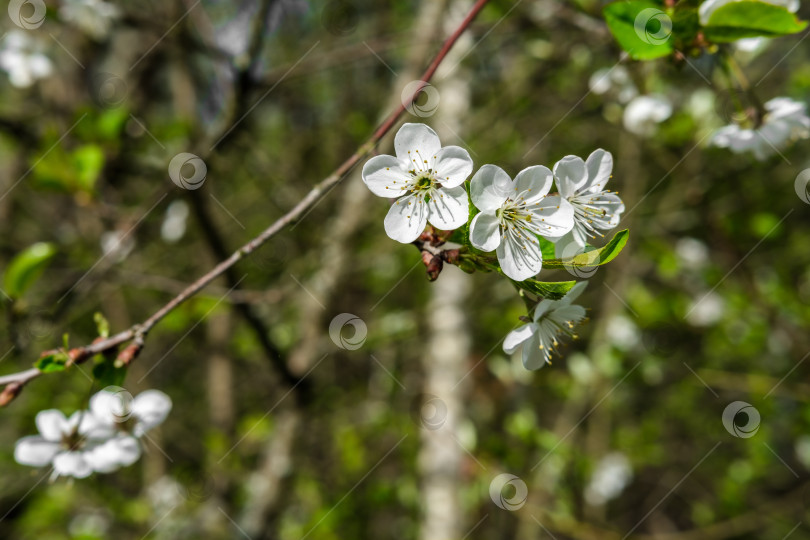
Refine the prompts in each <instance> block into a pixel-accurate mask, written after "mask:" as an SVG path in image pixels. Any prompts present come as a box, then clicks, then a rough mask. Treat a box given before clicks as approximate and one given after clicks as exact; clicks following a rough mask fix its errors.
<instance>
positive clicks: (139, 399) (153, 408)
mask: <svg viewBox="0 0 810 540" xmlns="http://www.w3.org/2000/svg"><path fill="white" fill-rule="evenodd" d="M171 410H172V400H171V398H170V397H169V396H167V395H166V394H164V393H163V392H161V391H160V390H146V391H145V392H141V393H140V394H138V395H137V396H136V397H135V399H134V400H132V415H133V416H134V417H135V418H137V419H138V428H142V429H143V431H148V430H150V429H152V428H153V427H155V426H157V425H159V424H161V423H162V422H163V421H164V420H165V419H166V417H167V416H168V415H169V411H171ZM141 434H142V433H136V435H138V436H140V435H141Z"/></svg>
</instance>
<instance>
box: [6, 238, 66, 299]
mask: <svg viewBox="0 0 810 540" xmlns="http://www.w3.org/2000/svg"><path fill="white" fill-rule="evenodd" d="M54 255H56V248H55V247H54V246H53V244H48V243H46V242H38V243H36V244H34V245H32V246H30V247H28V248H27V249H25V250H23V251H22V252H21V253H19V254H17V256H15V257H14V258H13V259H11V262H10V263H9V265H8V268H6V273H5V276H4V279H3V286H4V288H5V291H6V294H8V295H9V296H10V297H12V298H19V297H20V296H22V295H23V294H24V293H25V291H26V290H28V288H29V287H30V286H31V285H33V284H34V282H35V281H36V280H37V279H38V278H39V276H40V275H42V272H43V271H44V270H45V267H46V266H47V265H48V263H49V262H50V260H51V259H52V258H53V256H54Z"/></svg>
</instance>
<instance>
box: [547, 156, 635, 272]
mask: <svg viewBox="0 0 810 540" xmlns="http://www.w3.org/2000/svg"><path fill="white" fill-rule="evenodd" d="M612 171H613V156H612V155H611V154H610V152H607V151H605V150H602V149H601V148H600V149H598V150H595V151H594V152H592V153H591V155H590V156H588V159H587V161H583V160H582V158H579V157H577V156H566V157H564V158H562V159H561V160H560V161H558V162H557V163H556V164H555V165H554V178H555V180H556V182H557V188H558V189H559V191H560V195H561V196H562V197H563V205H570V206H572V207H573V211H574V227H573V228H572V229H571V231H570V232H569V233H567V234H565V235H561V236H558V237H552V236H550V237H549V240H551V241H552V242H554V243H555V244H556V248H555V252H556V255H557V257H562V256H563V254H565V255H566V256H570V255H572V253H571V252H569V249H568V248H569V246H571V245H575V246H576V251H583V250H584V249H585V245H586V244H587V243H588V239H589V238H593V237H595V236H603V235H602V233H601V231H608V230H610V229H613V228H614V227H616V225H618V224H619V219H620V216H621V213H622V212H624V203H623V202H622V200H621V199H620V198H619V196H618V195H617V194H616V193H611V192H610V191H607V190H605V185H606V184H607V182H608V180H610V177H611V172H612Z"/></svg>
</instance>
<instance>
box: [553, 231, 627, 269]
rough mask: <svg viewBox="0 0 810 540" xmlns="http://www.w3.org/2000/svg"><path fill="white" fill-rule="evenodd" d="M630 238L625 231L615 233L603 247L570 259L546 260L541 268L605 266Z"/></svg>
mask: <svg viewBox="0 0 810 540" xmlns="http://www.w3.org/2000/svg"><path fill="white" fill-rule="evenodd" d="M629 237H630V232H629V231H628V230H627V229H624V230H623V231H619V232H617V233H616V234H615V235H613V238H611V240H610V242H608V243H607V244H605V246H604V247H602V248H599V249H593V250H591V251H586V252H585V253H580V254H579V255H577V256H575V257H571V258H570V259H548V260H543V268H571V267H576V268H594V267H596V266H601V265H603V264H607V263H609V262H610V261H612V260H613V259H615V258H616V256H617V255H618V254H619V253H621V251H622V249H624V246H625V244H627V239H628V238H629Z"/></svg>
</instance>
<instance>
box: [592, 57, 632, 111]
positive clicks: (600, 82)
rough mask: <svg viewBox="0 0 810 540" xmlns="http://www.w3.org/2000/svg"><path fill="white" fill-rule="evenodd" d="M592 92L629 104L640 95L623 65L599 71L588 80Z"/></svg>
mask: <svg viewBox="0 0 810 540" xmlns="http://www.w3.org/2000/svg"><path fill="white" fill-rule="evenodd" d="M588 87H589V88H590V89H591V92H593V93H594V94H598V95H600V96H601V95H604V94H609V95H611V96H613V97H615V98H616V100H617V101H618V102H619V103H627V102H628V101H630V100H631V99H633V98H634V97H636V96H637V95H638V89H637V88H636V85H635V84H634V83H633V80H632V79H631V78H630V73H629V72H628V71H627V68H625V67H624V66H621V65H616V66H613V67H612V68H602V69H597V70H596V71H594V72H593V75H591V78H590V79H589V80H588Z"/></svg>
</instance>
